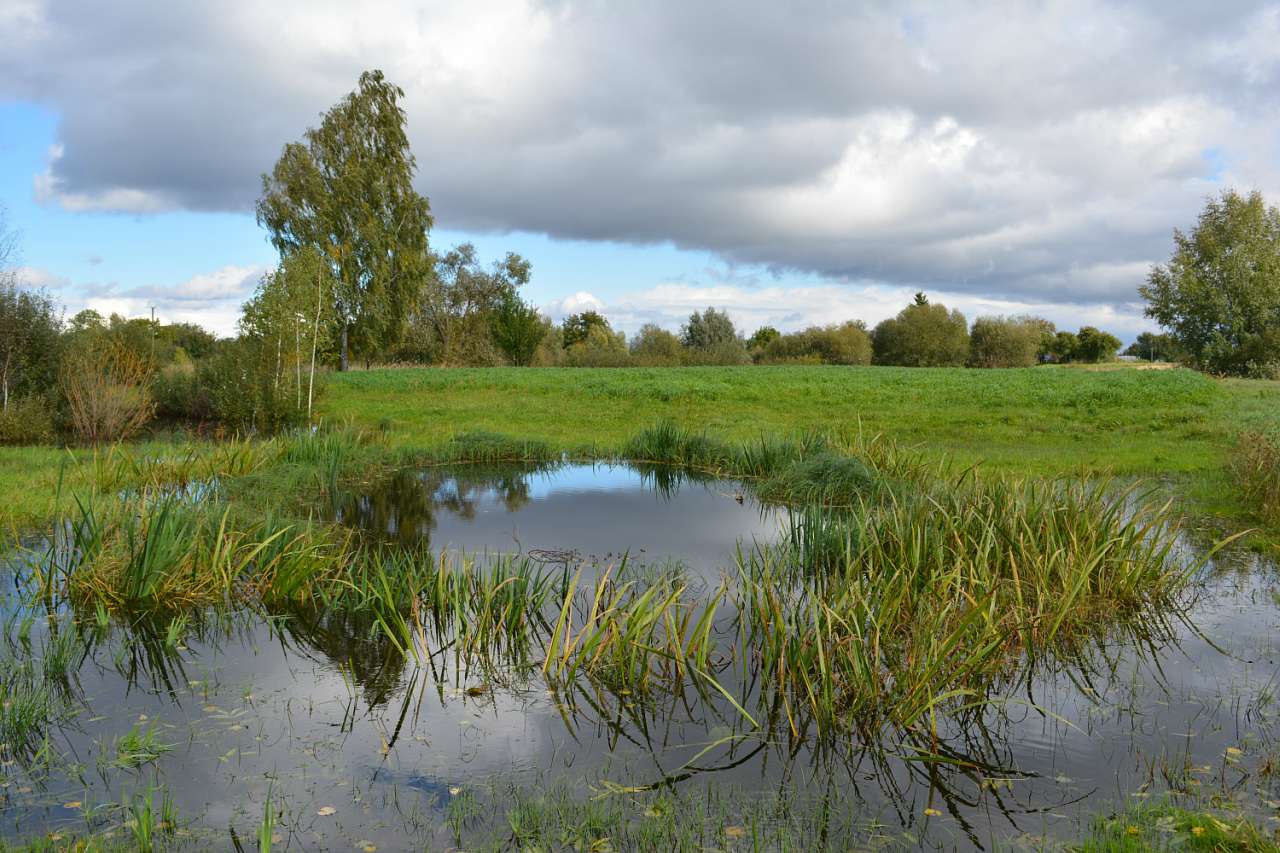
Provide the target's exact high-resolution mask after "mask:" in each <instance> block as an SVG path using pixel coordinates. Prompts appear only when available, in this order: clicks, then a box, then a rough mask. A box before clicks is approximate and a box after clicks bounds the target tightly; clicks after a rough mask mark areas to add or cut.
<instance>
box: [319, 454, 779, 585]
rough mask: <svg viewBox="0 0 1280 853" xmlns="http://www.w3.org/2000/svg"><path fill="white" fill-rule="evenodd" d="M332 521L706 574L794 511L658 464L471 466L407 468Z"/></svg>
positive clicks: (433, 540) (437, 544)
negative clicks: (676, 567) (677, 565)
mask: <svg viewBox="0 0 1280 853" xmlns="http://www.w3.org/2000/svg"><path fill="white" fill-rule="evenodd" d="M332 517H333V518H334V519H335V520H338V521H341V522H343V523H345V524H348V525H350V526H352V527H356V528H358V529H360V530H363V531H365V532H366V533H367V534H369V535H370V536H373V537H374V538H376V539H378V540H381V541H389V542H394V543H397V544H399V545H403V546H412V547H425V546H429V547H432V548H435V549H449V550H461V551H466V552H469V553H497V552H503V553H517V552H519V553H525V554H532V555H534V556H535V557H539V558H544V559H545V560H547V561H550V562H556V563H563V562H587V563H594V564H599V565H611V564H612V565H616V564H617V563H618V562H620V561H621V560H622V559H623V557H624V556H625V557H626V558H627V560H628V561H629V562H630V563H632V564H633V565H650V566H652V565H661V564H663V563H672V562H678V563H680V564H682V565H685V566H687V567H689V568H692V569H694V570H695V572H697V573H700V574H702V575H703V576H704V577H713V576H714V575H715V574H716V573H717V572H718V571H719V570H722V569H727V568H730V567H731V566H732V559H733V554H734V550H735V548H736V547H737V546H738V545H739V544H740V543H745V544H746V545H747V546H748V547H750V545H751V544H752V543H753V542H755V541H772V540H774V539H776V538H777V537H778V536H779V535H780V534H781V532H782V531H783V530H784V529H785V527H786V521H787V513H786V511H785V510H784V509H781V508H776V507H762V506H760V505H759V504H758V503H756V502H755V501H754V500H753V499H752V498H751V496H750V494H749V490H747V489H745V488H744V487H743V486H742V485H741V484H739V483H735V482H732V481H725V480H715V479H710V478H705V477H698V476H696V475H691V474H689V473H688V472H681V471H678V470H676V469H671V468H662V467H658V466H648V467H632V466H625V465H576V464H575V465H555V466H545V465H544V466H533V465H523V466H521V465H483V464H473V465H461V466H454V467H451V468H425V469H415V470H409V471H401V472H399V473H397V474H394V475H392V476H391V477H390V478H388V479H386V480H385V481H383V482H381V483H379V484H377V485H376V486H375V487H373V488H370V489H366V490H363V491H361V492H358V493H350V494H346V495H342V496H340V497H339V498H337V499H336V500H335V502H334V508H333V512H332Z"/></svg>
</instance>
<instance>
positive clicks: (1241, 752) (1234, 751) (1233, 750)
mask: <svg viewBox="0 0 1280 853" xmlns="http://www.w3.org/2000/svg"><path fill="white" fill-rule="evenodd" d="M1227 755H1244V750H1243V749H1237V748H1236V747H1234V746H1229V747H1227Z"/></svg>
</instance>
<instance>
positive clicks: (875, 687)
mask: <svg viewBox="0 0 1280 853" xmlns="http://www.w3.org/2000/svg"><path fill="white" fill-rule="evenodd" d="M1176 545H1177V524H1176V518H1175V517H1174V515H1173V513H1172V509H1171V506H1170V505H1169V504H1163V505H1153V504H1149V503H1147V502H1145V501H1143V500H1142V499H1141V496H1138V495H1135V493H1134V491H1133V489H1132V488H1131V489H1127V490H1125V489H1118V488H1116V487H1115V485H1114V484H1112V483H1108V482H1105V481H1101V482H1096V483H1088V484H1086V483H1079V482H1074V481H1060V482H1053V483H1042V482H1037V481H1022V480H1010V479H1003V478H996V479H993V480H978V479H974V478H971V477H967V476H964V477H962V478H961V479H958V480H955V481H953V482H951V483H949V484H947V487H946V488H939V489H937V490H935V491H933V492H931V493H929V494H928V495H923V496H909V497H905V498H899V497H890V498H889V499H888V500H884V501H878V502H868V503H864V504H862V505H861V506H860V507H859V508H858V509H857V510H856V511H851V512H835V511H828V512H827V513H825V514H823V513H821V512H820V511H815V510H811V511H809V512H808V513H805V514H803V515H801V516H800V517H799V520H798V521H797V522H796V526H795V528H793V532H792V535H791V536H790V537H788V538H787V539H786V540H784V541H782V542H780V543H779V544H777V545H776V546H765V547H760V548H757V549H755V550H753V551H751V552H748V553H746V554H743V555H741V556H740V575H741V583H740V589H741V593H740V595H739V597H738V598H737V602H736V603H737V608H738V614H739V616H738V636H739V642H738V647H739V648H740V649H741V650H743V651H744V653H745V657H744V658H743V660H742V661H741V662H740V665H741V666H742V667H743V668H744V681H746V680H747V676H748V675H749V674H750V673H751V672H759V673H761V674H762V675H763V676H764V678H763V679H762V680H761V681H760V687H759V689H760V692H761V701H762V702H763V703H764V704H765V705H766V707H769V708H771V709H774V710H776V711H777V712H778V713H779V714H780V715H781V717H782V718H783V720H784V721H785V723H786V725H787V727H788V728H790V730H791V731H792V733H793V734H796V735H799V734H800V733H801V732H802V731H803V730H804V729H805V727H806V724H807V723H808V722H810V721H811V722H812V723H814V724H815V725H816V726H817V728H818V729H819V730H830V729H832V728H839V727H843V726H846V725H850V724H852V725H862V726H864V727H865V726H876V725H879V723H880V722H881V721H885V720H887V721H890V722H893V723H895V724H898V725H902V726H907V727H911V726H915V725H917V724H918V723H919V722H920V721H921V720H922V719H923V718H925V717H927V716H928V715H930V714H932V713H933V712H934V711H935V710H937V709H938V708H939V707H940V706H942V705H952V706H955V705H963V704H964V703H965V702H978V701H980V700H981V697H982V696H984V695H985V694H986V688H987V687H988V686H989V684H990V683H991V680H992V679H993V678H995V677H997V676H999V675H1001V674H1002V673H1005V672H1007V671H1008V669H1009V667H1010V664H1011V662H1013V661H1014V660H1016V659H1017V658H1018V656H1020V655H1023V654H1030V655H1038V654H1043V653H1047V652H1050V651H1053V650H1054V649H1055V648H1059V647H1061V646H1062V645H1063V644H1066V643H1069V642H1070V641H1071V640H1072V639H1073V638H1074V637H1076V636H1077V635H1082V634H1087V633H1089V632H1090V631H1093V630H1095V629H1096V627H1097V626H1099V625H1101V624H1105V623H1106V622H1107V621H1108V620H1111V619H1120V620H1125V619H1132V618H1139V619H1140V618H1142V617H1143V616H1144V614H1146V613H1149V612H1151V611H1153V610H1156V609H1158V608H1162V607H1168V606H1170V605H1172V604H1173V603H1174V602H1175V598H1176V596H1177V595H1178V593H1179V592H1180V591H1181V590H1183V589H1184V588H1185V587H1186V585H1187V584H1188V583H1189V582H1190V580H1191V578H1192V576H1193V575H1194V573H1195V572H1196V571H1197V570H1198V569H1199V567H1200V566H1201V565H1203V562H1204V560H1206V559H1208V557H1207V556H1206V557H1202V558H1201V559H1200V560H1198V561H1193V562H1191V563H1190V564H1184V563H1182V562H1180V561H1179V560H1178V559H1175V554H1174V550H1175V548H1176Z"/></svg>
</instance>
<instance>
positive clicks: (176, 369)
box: [152, 358, 209, 421]
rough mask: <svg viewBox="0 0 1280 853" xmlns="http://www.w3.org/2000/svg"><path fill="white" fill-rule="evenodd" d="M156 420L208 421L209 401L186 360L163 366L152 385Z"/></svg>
mask: <svg viewBox="0 0 1280 853" xmlns="http://www.w3.org/2000/svg"><path fill="white" fill-rule="evenodd" d="M152 387H153V392H152V393H153V394H154V396H155V401H156V417H158V418H160V419H162V420H167V421H203V420H208V418H209V402H208V398H207V397H206V396H205V394H204V392H203V390H202V389H201V387H200V377H199V374H198V372H197V370H196V366H195V365H194V364H193V363H192V362H191V360H190V359H186V358H184V359H179V360H178V361H175V362H174V363H173V364H168V365H165V366H164V367H163V368H162V369H161V370H160V372H159V373H157V374H156V377H155V381H154V382H153V385H152Z"/></svg>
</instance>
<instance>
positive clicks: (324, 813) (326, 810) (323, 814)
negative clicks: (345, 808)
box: [316, 806, 338, 817]
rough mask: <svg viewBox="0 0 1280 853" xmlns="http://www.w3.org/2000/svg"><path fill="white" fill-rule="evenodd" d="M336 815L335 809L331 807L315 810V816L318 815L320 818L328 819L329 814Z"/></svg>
mask: <svg viewBox="0 0 1280 853" xmlns="http://www.w3.org/2000/svg"><path fill="white" fill-rule="evenodd" d="M337 813H338V810H337V809H335V808H334V807H333V806H321V807H320V808H318V809H316V814H318V815H320V817H328V816H329V815H331V814H337Z"/></svg>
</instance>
